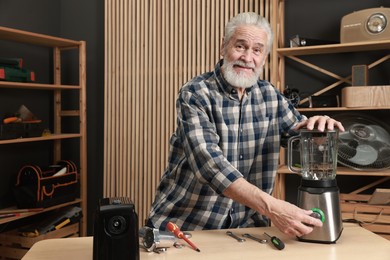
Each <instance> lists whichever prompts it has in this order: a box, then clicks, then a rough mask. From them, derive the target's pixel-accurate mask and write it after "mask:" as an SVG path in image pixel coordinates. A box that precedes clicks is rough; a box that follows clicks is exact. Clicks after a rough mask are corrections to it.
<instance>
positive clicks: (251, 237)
mask: <svg viewBox="0 0 390 260" xmlns="http://www.w3.org/2000/svg"><path fill="white" fill-rule="evenodd" d="M242 236H243V237H246V238H249V239H252V240H254V241H257V242H259V243H261V244H264V243H267V239H261V238H257V237H254V236H252V235H251V234H248V233H245V234H243V235H242Z"/></svg>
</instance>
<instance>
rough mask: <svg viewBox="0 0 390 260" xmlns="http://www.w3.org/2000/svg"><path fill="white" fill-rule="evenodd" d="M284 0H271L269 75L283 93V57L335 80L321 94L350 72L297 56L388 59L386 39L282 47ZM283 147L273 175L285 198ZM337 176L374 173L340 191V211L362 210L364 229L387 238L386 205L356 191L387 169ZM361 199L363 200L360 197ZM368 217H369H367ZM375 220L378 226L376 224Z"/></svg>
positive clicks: (384, 177)
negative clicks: (376, 55) (272, 42)
mask: <svg viewBox="0 0 390 260" xmlns="http://www.w3.org/2000/svg"><path fill="white" fill-rule="evenodd" d="M284 2H285V1H284V0H272V6H273V9H272V10H273V13H272V25H273V30H274V32H275V38H276V39H275V40H276V44H275V45H274V46H273V50H272V75H271V82H272V83H273V84H274V85H275V86H276V87H277V88H278V89H279V90H280V91H281V92H283V90H284V87H285V86H286V84H285V66H286V62H285V61H286V59H291V60H294V61H296V62H297V63H298V65H299V66H306V67H309V68H311V69H313V70H316V71H317V72H319V73H323V74H326V75H328V76H330V77H333V78H334V79H335V82H334V83H333V84H331V85H329V86H324V88H323V89H321V90H320V91H318V92H316V93H314V95H321V94H322V93H324V92H326V91H328V90H330V89H332V88H334V87H337V86H339V85H341V84H342V83H347V84H348V83H349V84H351V83H352V80H351V78H352V77H351V75H349V76H339V75H337V74H335V73H333V72H330V71H328V70H325V69H323V68H321V67H319V66H317V65H315V64H312V63H309V62H307V61H305V60H304V58H301V56H306V55H324V54H337V53H352V52H353V53H361V54H362V55H367V53H369V52H370V51H383V52H384V56H382V57H381V58H380V59H378V60H376V61H374V62H372V63H371V64H369V65H368V68H369V69H370V68H373V67H375V66H378V65H380V64H382V63H383V62H385V61H387V60H389V59H390V54H388V53H389V52H388V51H389V50H390V40H384V41H367V42H356V43H347V44H328V45H315V46H305V47H293V48H285V47H284V46H285V39H284V13H285V8H284ZM306 101H307V99H303V100H301V104H302V103H305V102H306ZM298 110H299V111H300V112H301V113H303V114H305V113H313V112H314V113H317V114H323V112H326V111H331V112H335V113H337V112H345V111H352V110H353V111H371V110H372V111H378V110H383V111H387V110H390V107H389V106H386V107H383V106H382V107H359V108H347V107H326V108H299V109H298ZM285 153H286V151H285V150H284V149H282V150H281V159H280V167H279V169H278V174H277V176H276V182H275V189H274V196H275V197H277V198H280V199H285V185H286V183H285V178H286V175H289V174H293V173H291V172H290V171H289V170H288V168H287V166H286V160H285ZM337 175H343V176H351V177H357V176H360V177H365V176H375V177H378V180H376V181H374V182H371V183H362V187H361V188H359V189H357V190H355V191H353V192H351V193H349V194H341V198H342V203H341V205H342V211H343V212H342V213H343V217H344V215H345V216H346V218H351V216H352V215H353V214H354V212H351V209H355V211H359V210H360V211H362V212H363V213H364V214H365V215H364V216H363V219H362V220H363V221H367V218H366V217H367V215H368V216H370V215H371V219H373V218H374V219H375V223H370V225H365V227H366V228H367V229H370V230H371V231H373V232H377V233H379V234H380V235H382V236H384V237H386V238H388V239H390V216H389V215H390V206H385V205H377V207H376V206H372V205H367V201H368V197H369V196H370V195H360V194H359V193H360V192H363V191H366V190H367V189H369V188H373V187H375V186H376V185H378V184H380V183H383V182H385V181H388V180H390V170H381V171H357V170H353V169H351V168H348V167H339V168H338V169H337ZM363 198H364V199H363ZM368 218H369V219H370V217H368ZM377 223H379V225H377Z"/></svg>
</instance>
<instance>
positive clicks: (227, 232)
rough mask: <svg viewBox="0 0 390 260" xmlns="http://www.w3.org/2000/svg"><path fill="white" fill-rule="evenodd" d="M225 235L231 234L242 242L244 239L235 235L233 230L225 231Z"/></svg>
mask: <svg viewBox="0 0 390 260" xmlns="http://www.w3.org/2000/svg"><path fill="white" fill-rule="evenodd" d="M226 235H228V236H231V237H232V238H234V239H236V240H237V241H238V242H244V241H245V239H244V238H241V237H238V236H236V235H235V234H234V233H233V232H231V231H226Z"/></svg>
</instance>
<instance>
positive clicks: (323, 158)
mask: <svg viewBox="0 0 390 260" xmlns="http://www.w3.org/2000/svg"><path fill="white" fill-rule="evenodd" d="M337 139H338V131H336V130H331V131H330V130H327V131H323V132H321V131H319V130H307V129H302V130H301V132H300V134H299V135H298V136H294V137H291V138H290V139H289V140H288V158H287V161H288V168H289V170H290V171H292V172H295V173H300V174H301V175H302V178H303V179H307V180H331V179H334V178H336V169H337V150H338V149H337ZM296 141H299V147H300V164H298V165H292V161H293V155H292V150H293V149H291V148H292V147H293V143H295V142H296Z"/></svg>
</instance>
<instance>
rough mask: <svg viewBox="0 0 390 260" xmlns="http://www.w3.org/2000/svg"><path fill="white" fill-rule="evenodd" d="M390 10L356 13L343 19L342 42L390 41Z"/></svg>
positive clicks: (370, 10) (375, 9)
mask: <svg viewBox="0 0 390 260" xmlns="http://www.w3.org/2000/svg"><path fill="white" fill-rule="evenodd" d="M389 19H390V8H386V7H379V8H369V9H364V10H360V11H356V12H353V13H350V14H347V15H345V16H344V17H343V18H342V19H341V28H340V42H341V43H349V42H359V41H376V40H390V26H389V25H388V23H389Z"/></svg>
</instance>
